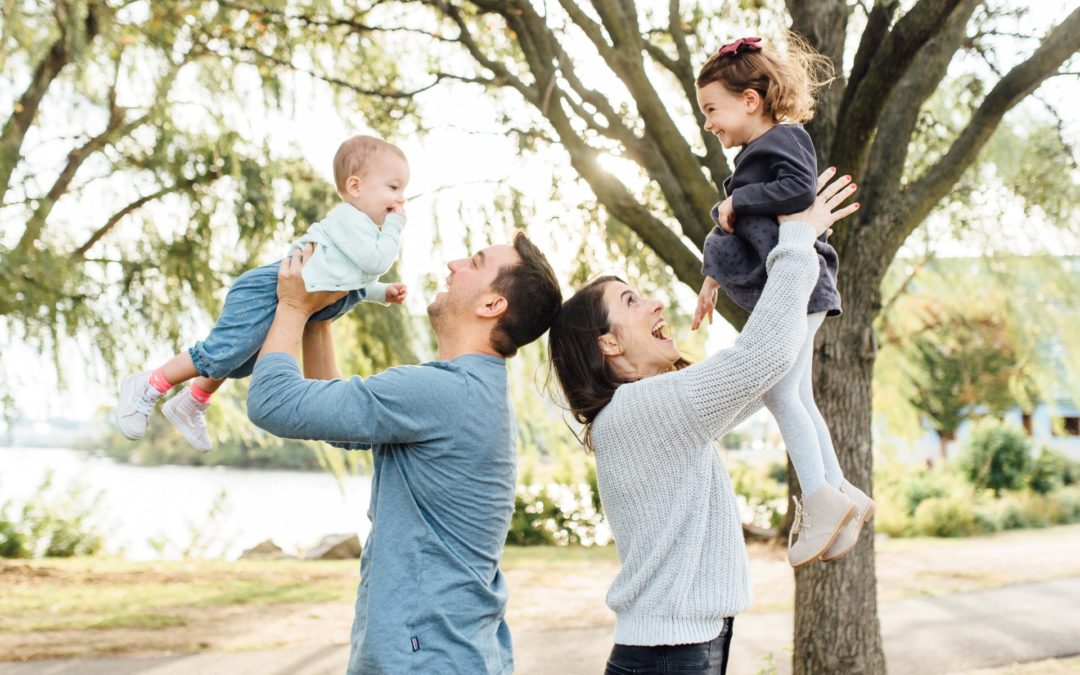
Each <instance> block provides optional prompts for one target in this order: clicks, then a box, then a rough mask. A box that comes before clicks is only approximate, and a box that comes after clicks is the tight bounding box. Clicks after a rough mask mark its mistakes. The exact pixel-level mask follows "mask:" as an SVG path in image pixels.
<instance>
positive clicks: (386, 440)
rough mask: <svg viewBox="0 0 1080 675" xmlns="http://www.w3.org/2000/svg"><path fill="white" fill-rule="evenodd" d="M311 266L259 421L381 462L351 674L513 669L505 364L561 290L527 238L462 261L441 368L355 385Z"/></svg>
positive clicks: (283, 300)
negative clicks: (367, 452) (322, 313)
mask: <svg viewBox="0 0 1080 675" xmlns="http://www.w3.org/2000/svg"><path fill="white" fill-rule="evenodd" d="M307 256H310V247H309V249H308V250H307V251H304V252H297V253H296V254H294V255H293V257H292V258H291V259H287V260H285V261H284V262H282V265H281V270H280V272H279V274H278V297H279V304H278V310H277V314H276V316H275V318H274V323H273V326H272V327H271V329H270V332H269V334H268V335H267V338H266V342H265V343H264V345H263V349H262V351H261V352H260V357H259V360H258V362H257V364H256V366H255V370H254V373H253V375H252V380H251V388H250V391H249V393H248V416H249V417H250V418H251V421H252V422H254V423H255V424H256V425H258V426H260V427H262V428H263V429H266V430H267V431H269V432H271V433H273V434H276V435H278V436H282V437H285V438H306V439H318V440H324V441H329V442H331V443H334V444H336V445H340V446H342V447H347V448H349V449H367V448H370V449H371V451H372V454H373V459H374V475H373V477H372V481H371V504H370V507H369V510H368V516H369V517H370V519H371V523H372V528H371V533H370V534H369V535H368V539H367V542H366V543H365V545H364V549H363V555H362V556H361V560H360V577H361V580H360V587H359V589H358V591H357V596H356V618H355V620H354V623H353V628H352V636H351V650H350V656H349V666H348V672H349V673H406V672H410V673H452V672H461V673H509V672H512V671H513V668H514V662H513V656H512V651H511V643H510V632H509V629H508V627H507V625H506V622H505V620H504V618H503V616H504V614H505V611H506V600H507V590H506V583H505V579H504V577H503V575H502V572H501V571H500V569H499V560H500V558H501V557H502V552H503V545H504V543H505V540H506V533H507V530H508V529H509V526H510V518H511V516H512V514H513V510H514V486H515V483H516V461H515V449H514V436H513V431H512V421H511V419H512V418H511V415H512V411H511V408H510V401H509V396H508V391H507V376H506V364H505V359H507V358H509V357H511V356H513V355H514V354H515V353H516V352H517V350H518V348H519V347H521V346H523V345H526V344H528V343H529V342H532V341H533V340H535V339H536V338H538V337H540V335H541V334H542V333H543V332H544V331H545V330H547V328H548V326H549V324H550V323H551V320H552V318H553V317H554V315H555V313H556V312H557V311H558V308H559V306H560V303H561V301H562V296H561V293H560V291H559V284H558V281H557V280H556V278H555V275H554V273H553V272H552V270H551V267H550V266H549V265H548V262H547V260H546V259H545V258H544V255H543V254H542V253H541V252H540V251H539V249H537V248H536V246H535V245H534V244H533V243H532V242H530V241H529V239H528V238H527V237H526V236H525V235H524V234H523V233H521V232H518V233H517V234H516V235H515V237H514V240H513V244H512V245H506V244H504V245H498V246H490V247H488V248H485V249H483V250H482V251H479V252H478V253H476V254H475V255H473V256H471V257H469V258H463V259H460V260H454V261H452V262H450V263H449V265H448V267H449V270H450V274H449V275H448V276H447V278H446V290H445V291H443V292H440V293H439V294H437V295H436V297H435V300H434V301H433V302H432V303H431V305H430V306H429V307H428V318H429V319H430V321H431V326H432V329H433V331H434V333H435V337H436V339H437V341H438V360H437V361H431V362H428V363H424V364H421V365H418V366H401V367H397V368H391V369H389V370H387V371H385V372H383V373H380V374H378V375H375V376H373V377H369V378H367V379H366V380H365V379H361V378H359V377H353V378H351V379H348V380H344V379H341V374H340V372H339V371H338V369H337V366H336V365H335V361H334V352H333V341H332V340H331V338H330V328H329V322H318V323H312V324H310V325H309V326H308V327H307V328H305V324H306V322H307V319H308V317H309V316H311V314H312V313H314V312H315V311H317V310H318V309H320V308H321V307H323V306H325V305H327V304H329V303H330V302H332V301H333V300H335V299H336V297H337V296H338V295H339V294H335V293H307V292H306V291H305V290H304V286H303V280H302V278H301V276H300V269H301V267H302V266H303V264H304V260H306V257H307ZM301 342H303V345H304V371H305V372H304V375H302V374H301V372H300V368H299V366H298V365H297V353H298V351H299V347H300V344H301ZM305 375H306V377H307V378H308V379H305Z"/></svg>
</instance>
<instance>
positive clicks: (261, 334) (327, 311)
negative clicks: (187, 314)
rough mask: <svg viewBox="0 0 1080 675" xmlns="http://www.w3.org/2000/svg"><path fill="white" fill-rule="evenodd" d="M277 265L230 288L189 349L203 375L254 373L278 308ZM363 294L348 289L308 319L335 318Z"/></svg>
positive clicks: (246, 274)
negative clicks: (203, 334) (211, 320)
mask: <svg viewBox="0 0 1080 675" xmlns="http://www.w3.org/2000/svg"><path fill="white" fill-rule="evenodd" d="M278 267H280V263H274V264H272V265H264V266H262V267H256V268H255V269H253V270H248V271H247V272H244V273H243V274H241V275H240V278H239V279H237V280H236V283H234V284H233V285H232V288H230V289H229V293H228V295H226V296H225V306H224V307H223V308H222V309H221V316H220V317H218V320H217V323H216V324H214V327H213V328H212V329H211V330H210V334H209V335H207V336H206V339H205V340H202V341H200V342H196V343H195V346H193V347H192V348H191V349H189V350H188V353H189V354H191V360H192V362H193V363H194V364H195V370H197V371H199V374H200V375H202V376H203V377H211V378H213V379H215V380H220V379H223V378H226V377H228V378H238V377H247V376H248V375H251V371H252V369H253V368H254V367H255V360H256V359H257V358H258V356H259V350H260V349H262V345H263V341H264V340H266V334H267V333H268V332H270V324H272V323H273V322H274V312H275V311H277V304H278V301H277V275H278ZM364 295H365V291H364V289H359V290H355V291H349V293H348V295H346V296H345V297H344V298H341V299H340V300H338V301H337V302H335V303H333V304H332V305H329V306H327V307H324V308H322V309H320V310H319V311H318V312H316V313H315V314H313V315H312V316H311V318H310V319H308V321H325V320H326V319H336V318H338V317H339V316H341V315H342V314H345V313H346V312H348V311H349V310H350V309H352V308H353V307H355V306H356V303H358V302H360V301H361V300H363V299H364Z"/></svg>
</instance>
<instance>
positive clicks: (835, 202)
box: [777, 167, 859, 237]
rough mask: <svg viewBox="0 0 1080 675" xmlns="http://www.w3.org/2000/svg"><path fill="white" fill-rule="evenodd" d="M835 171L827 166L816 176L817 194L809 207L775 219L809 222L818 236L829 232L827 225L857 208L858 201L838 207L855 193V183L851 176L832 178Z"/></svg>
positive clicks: (782, 221) (829, 225) (834, 168)
mask: <svg viewBox="0 0 1080 675" xmlns="http://www.w3.org/2000/svg"><path fill="white" fill-rule="evenodd" d="M835 173H836V167H829V168H828V169H825V170H824V171H822V172H821V175H820V176H818V196H817V199H815V200H814V203H813V205H812V206H811V207H810V208H808V209H806V210H805V211H800V212H799V213H790V214H788V215H785V216H780V217H779V218H778V219H777V220H779V221H780V222H781V223H786V222H788V221H790V220H799V221H802V222H804V223H809V224H810V226H811V227H813V228H814V232H815V233H816V234H817V235H818V236H819V237H820V236H821V235H822V234H824V233H826V232H829V233H831V232H832V230H830V229H829V227H831V226H832V224H833V223H835V222H836V221H838V220H840V219H841V218H846V217H847V216H850V215H851V214H853V213H855V212H856V211H858V210H859V203H858V202H855V203H854V204H849V205H848V206H845V207H843V208H839V207H840V205H841V204H843V203H844V201H845V200H846V199H847V198H848V197H850V196H851V195H853V194H855V184H854V183H852V182H851V176H841V177H840V178H838V179H836V180H833V175H834V174H835ZM830 181H831V182H830Z"/></svg>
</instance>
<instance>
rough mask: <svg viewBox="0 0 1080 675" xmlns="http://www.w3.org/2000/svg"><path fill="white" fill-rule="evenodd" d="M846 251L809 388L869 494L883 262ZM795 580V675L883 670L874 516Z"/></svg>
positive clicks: (849, 468)
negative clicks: (851, 541) (836, 311)
mask: <svg viewBox="0 0 1080 675" xmlns="http://www.w3.org/2000/svg"><path fill="white" fill-rule="evenodd" d="M851 248H852V250H851V251H850V253H849V256H848V257H847V259H845V260H844V261H843V262H842V264H843V268H842V270H841V277H840V280H839V281H840V284H839V285H840V291H841V293H842V295H843V298H844V314H843V315H842V316H840V317H838V318H833V319H828V320H826V322H825V324H824V326H823V327H822V329H821V331H820V332H819V334H818V344H817V349H816V352H815V357H816V358H815V363H814V385H815V393H816V399H817V403H818V407H819V408H820V409H821V413H822V415H824V417H825V419H826V420H827V421H828V423H829V428H830V429H831V430H832V437H833V442H834V444H835V446H836V450H837V455H838V456H839V458H840V465H841V467H842V468H843V470H844V475H845V477H846V478H847V480H848V481H850V482H851V483H852V484H853V485H856V486H858V487H859V488H861V489H863V490H864V491H865V492H866V493H867V494H871V493H872V489H873V484H872V474H873V453H872V452H871V434H870V430H871V424H870V422H871V383H872V378H873V370H874V357H875V351H876V348H875V345H874V337H873V328H872V326H873V320H874V317H875V316H876V315H877V312H878V310H879V309H880V302H881V298H880V291H879V290H878V289H879V288H880V277H879V276H878V272H877V268H878V267H880V265H879V264H874V263H864V262H863V261H860V260H859V256H858V255H857V251H858V249H859V248H860V247H859V246H858V245H856V246H854V247H851ZM868 252H869V251H868ZM795 581H796V584H795V636H794V653H793V656H792V662H793V670H794V672H795V674H796V675H802V674H807V675H809V674H814V675H822V674H824V673H844V674H854V673H884V672H885V656H884V652H883V651H882V643H881V629H880V625H879V622H878V614H877V575H876V572H875V569H874V536H873V521H872V520H871V521H870V523H869V524H868V525H867V526H866V527H864V528H863V532H862V536H861V538H860V540H859V543H858V545H857V546H856V547H855V549H854V550H853V551H852V552H851V553H849V554H848V555H846V556H845V557H843V558H841V559H840V560H838V561H836V562H831V563H822V562H817V563H814V564H812V565H809V566H807V567H805V568H803V569H801V570H797V571H796V572H795Z"/></svg>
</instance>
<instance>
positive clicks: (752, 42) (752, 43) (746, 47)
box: [717, 37, 761, 56]
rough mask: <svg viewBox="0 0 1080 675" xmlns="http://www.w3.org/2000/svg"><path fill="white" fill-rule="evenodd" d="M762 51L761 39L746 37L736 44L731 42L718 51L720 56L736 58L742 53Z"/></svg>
mask: <svg viewBox="0 0 1080 675" xmlns="http://www.w3.org/2000/svg"><path fill="white" fill-rule="evenodd" d="M757 51H761V38H759V37H744V38H739V39H738V40H736V41H735V42H729V43H727V44H726V45H724V46H723V47H721V48H720V49H719V51H717V55H719V56H734V55H735V54H738V53H740V52H757Z"/></svg>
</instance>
